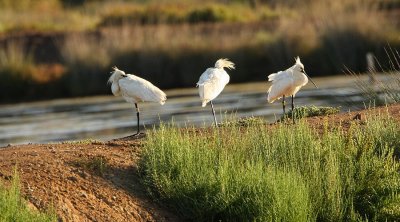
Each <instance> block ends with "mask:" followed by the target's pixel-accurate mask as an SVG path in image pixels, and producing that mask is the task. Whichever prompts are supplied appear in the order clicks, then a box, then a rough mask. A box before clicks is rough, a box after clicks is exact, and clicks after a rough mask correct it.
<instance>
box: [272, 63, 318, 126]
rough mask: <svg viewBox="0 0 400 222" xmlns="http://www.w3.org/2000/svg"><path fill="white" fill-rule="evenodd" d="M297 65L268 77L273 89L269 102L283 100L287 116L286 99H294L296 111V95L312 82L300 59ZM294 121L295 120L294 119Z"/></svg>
mask: <svg viewBox="0 0 400 222" xmlns="http://www.w3.org/2000/svg"><path fill="white" fill-rule="evenodd" d="M295 60H296V63H295V64H294V65H293V66H292V67H290V68H288V69H286V70H285V71H279V72H277V73H273V74H271V75H269V76H268V81H272V85H271V87H269V89H268V102H269V103H273V102H274V101H275V100H277V99H280V98H282V106H283V115H284V116H285V97H288V96H291V97H292V111H293V109H294V97H295V96H296V93H297V92H298V91H299V90H300V89H301V87H303V86H305V85H306V84H307V83H308V79H310V81H311V82H312V83H313V84H314V86H315V87H316V88H318V87H317V85H315V83H314V82H313V81H312V80H311V78H310V77H309V76H308V75H307V73H306V72H305V70H304V65H303V64H302V63H301V61H300V58H299V57H296V58H295ZM293 121H294V119H293Z"/></svg>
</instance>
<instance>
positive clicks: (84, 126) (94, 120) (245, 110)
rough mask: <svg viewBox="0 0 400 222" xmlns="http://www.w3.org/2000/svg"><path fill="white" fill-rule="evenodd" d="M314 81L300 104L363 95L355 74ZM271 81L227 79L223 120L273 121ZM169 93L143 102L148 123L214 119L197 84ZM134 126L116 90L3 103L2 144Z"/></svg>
mask: <svg viewBox="0 0 400 222" xmlns="http://www.w3.org/2000/svg"><path fill="white" fill-rule="evenodd" d="M314 81H315V82H316V84H317V85H318V86H319V88H318V89H315V88H313V86H312V85H311V84H309V85H307V86H305V87H304V88H303V89H302V90H301V91H300V92H299V93H298V94H297V96H296V100H295V102H296V105H298V106H302V105H317V106H320V105H323V106H328V105H329V106H341V107H342V110H348V109H350V108H354V107H353V106H354V105H360V104H357V101H360V99H361V97H360V96H359V93H358V91H357V90H356V89H355V84H354V81H355V80H354V78H353V77H343V76H341V77H329V78H315V79H314ZM268 86H269V85H268V84H267V83H266V82H264V83H247V84H230V85H228V86H227V87H226V89H225V90H224V91H223V92H222V94H221V95H220V96H219V97H218V98H217V99H216V100H215V102H214V105H215V108H216V112H217V113H219V115H218V120H219V121H220V119H221V117H222V116H225V114H226V113H228V114H229V113H236V115H237V116H239V117H243V116H263V117H265V118H266V119H268V120H269V121H274V119H275V118H277V117H280V115H281V112H282V111H281V104H280V102H279V101H278V102H275V103H274V104H268V103H267V102H266V98H267V93H266V92H267V89H268ZM166 93H167V95H168V100H167V102H166V104H165V105H164V106H160V105H159V104H154V103H144V104H141V105H140V108H141V123H142V124H144V125H145V126H146V127H147V128H149V127H152V125H153V124H158V123H159V120H162V121H170V120H171V119H173V120H174V122H175V123H176V124H177V125H183V124H185V123H190V124H195V125H203V124H212V121H213V118H212V114H211V109H210V107H209V106H207V107H205V108H202V107H201V103H200V100H199V98H198V94H197V89H196V88H191V89H180V90H169V91H166ZM110 94H111V93H110ZM348 101H353V103H348ZM135 126H136V114H135V109H134V107H133V106H132V105H131V104H128V103H126V102H125V101H124V100H123V99H122V98H117V97H113V96H111V95H110V96H101V97H90V98H76V99H61V100H52V101H44V102H34V103H24V104H17V105H2V106H0V146H5V145H7V144H9V143H11V144H20V143H42V142H50V141H64V140H78V139H86V138H92V139H98V140H109V139H112V138H119V137H124V136H128V135H131V134H132V133H134V131H135Z"/></svg>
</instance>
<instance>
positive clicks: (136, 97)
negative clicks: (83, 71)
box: [108, 67, 167, 105]
mask: <svg viewBox="0 0 400 222" xmlns="http://www.w3.org/2000/svg"><path fill="white" fill-rule="evenodd" d="M113 69H114V71H113V72H112V75H111V76H110V78H109V79H108V82H110V83H111V90H112V93H113V94H114V95H115V96H122V97H123V98H124V99H125V100H126V101H127V102H128V103H139V102H157V103H160V104H161V105H163V104H164V103H165V101H166V100H167V95H166V94H165V93H164V92H163V91H161V90H160V89H159V88H157V87H156V86H154V85H153V84H152V83H151V82H149V81H147V80H145V79H142V78H140V77H138V76H135V75H132V74H125V72H124V71H122V70H119V69H118V68H117V67H113Z"/></svg>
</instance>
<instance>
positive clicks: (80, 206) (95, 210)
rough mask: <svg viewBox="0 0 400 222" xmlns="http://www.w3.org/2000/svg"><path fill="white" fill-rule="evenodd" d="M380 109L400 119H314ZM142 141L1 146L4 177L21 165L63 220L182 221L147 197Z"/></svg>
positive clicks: (29, 186)
mask: <svg viewBox="0 0 400 222" xmlns="http://www.w3.org/2000/svg"><path fill="white" fill-rule="evenodd" d="M379 112H380V113H389V115H390V116H392V117H393V118H394V119H396V120H397V121H399V122H400V105H394V106H390V107H387V108H386V107H382V108H376V109H373V110H363V111H358V112H351V113H342V114H338V115H332V116H328V117H312V118H309V119H308V122H309V123H310V124H311V125H313V126H315V128H317V129H318V128H320V129H322V127H323V126H322V124H323V122H326V121H327V122H328V123H329V124H331V125H336V124H341V125H342V126H343V127H344V128H346V127H348V126H349V125H350V123H351V122H354V121H357V122H361V123H362V122H363V121H365V117H366V115H375V114H376V113H379ZM267 127H268V126H267ZM142 142H143V137H142V138H134V137H127V138H122V139H116V140H113V141H109V142H105V143H103V142H92V141H81V142H76V143H57V144H29V145H20V146H9V147H6V148H2V149H0V179H2V180H3V181H8V180H10V178H12V176H13V169H14V167H15V166H17V171H18V174H19V175H20V178H21V184H22V191H23V194H24V195H25V196H26V198H27V200H29V202H30V205H31V206H32V207H33V208H37V209H44V208H47V207H49V206H52V207H53V208H54V209H55V210H56V212H57V214H58V216H59V218H60V221H182V219H181V218H179V217H178V216H177V215H174V214H173V213H172V212H170V211H168V209H167V208H166V207H165V206H161V205H160V204H157V203H154V202H152V201H151V199H150V198H149V197H147V196H146V194H145V190H144V187H143V186H142V185H141V184H140V181H139V176H138V170H137V161H138V159H139V158H140V152H141V148H142Z"/></svg>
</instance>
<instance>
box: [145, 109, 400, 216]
mask: <svg viewBox="0 0 400 222" xmlns="http://www.w3.org/2000/svg"><path fill="white" fill-rule="evenodd" d="M254 122H255V124H253V125H250V126H245V127H240V126H235V125H228V126H229V127H221V128H219V129H209V130H195V129H192V128H186V129H178V128H176V127H174V126H168V125H163V126H161V127H160V128H159V129H157V130H153V131H152V132H150V134H149V135H148V137H147V138H148V139H147V142H146V144H145V147H144V152H143V156H142V160H141V163H140V169H141V172H142V174H143V182H144V183H145V184H146V186H147V187H148V190H149V192H150V193H151V194H152V196H153V197H154V198H155V199H158V200H160V201H162V202H163V203H165V204H168V205H169V206H171V207H172V208H173V209H175V211H176V212H178V213H180V214H181V215H182V216H183V217H185V218H187V219H189V220H196V221H232V220H236V221H366V220H369V221H371V220H372V221H374V220H379V221H385V220H388V221H393V220H395V219H396V218H399V217H400V211H399V209H400V196H399V195H400V194H399V192H400V174H399V169H400V168H399V167H400V163H399V162H398V158H399V156H398V153H399V151H400V150H399V147H400V144H399V139H398V138H400V130H399V125H398V124H397V123H395V122H394V121H392V120H391V119H390V118H389V117H386V116H385V115H384V114H382V115H380V116H376V117H372V116H371V117H367V119H366V121H365V124H361V125H359V124H354V125H352V126H351V127H350V128H349V129H348V130H347V131H344V130H343V129H342V128H341V127H339V126H338V127H332V126H328V125H325V130H323V132H320V131H318V132H317V131H316V130H314V129H312V128H310V127H309V126H308V125H307V124H306V123H305V122H304V121H300V123H298V124H296V125H294V126H292V125H285V124H278V125H276V126H273V127H266V126H265V125H264V124H259V121H254Z"/></svg>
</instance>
